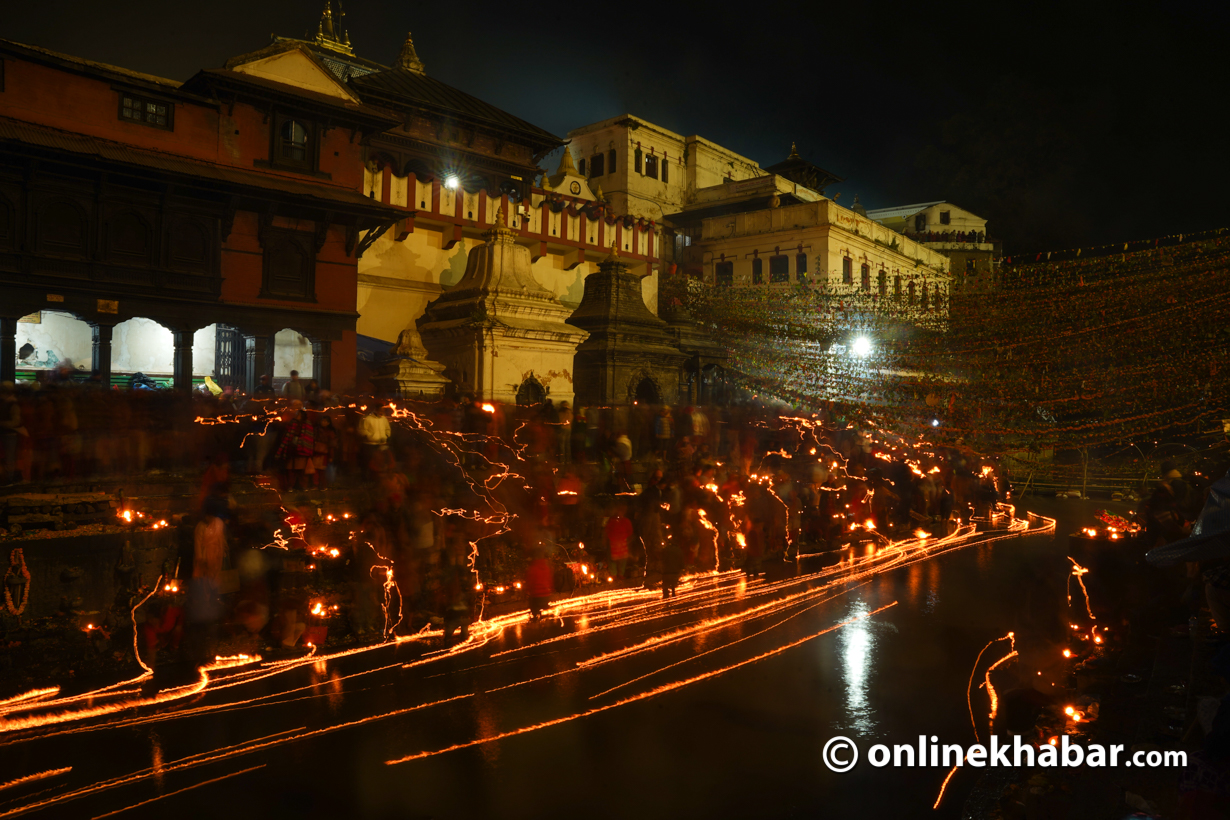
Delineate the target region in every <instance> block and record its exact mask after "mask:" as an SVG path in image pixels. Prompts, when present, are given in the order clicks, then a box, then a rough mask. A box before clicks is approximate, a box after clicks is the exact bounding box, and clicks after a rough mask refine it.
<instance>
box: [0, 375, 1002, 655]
mask: <svg viewBox="0 0 1230 820" xmlns="http://www.w3.org/2000/svg"><path fill="white" fill-rule="evenodd" d="M211 387H212V386H211ZM0 397H2V400H3V405H2V406H0V408H2V409H0V424H3V425H5V426H4V427H3V428H2V429H4V430H5V433H4V440H5V445H6V446H5V451H4V452H5V467H6V471H7V472H6V473H5V477H6V478H7V479H8V480H16V481H42V480H47V479H53V478H57V477H62V478H69V479H71V478H75V477H82V478H85V477H90V478H93V477H100V476H107V475H117V474H118V475H122V474H147V473H149V472H150V471H158V470H162V471H166V472H169V473H176V474H180V475H182V474H183V473H184V472H191V471H196V472H197V475H199V492H198V493H197V495H196V498H195V502H194V506H193V510H192V514H191V516H189V517H187V518H186V519H185V521H184V522H183V523H182V525H181V532H182V533H183V539H182V541H183V543H182V546H181V556H180V565H181V569H180V572H179V577H180V578H184V579H193V578H195V579H196V580H195V582H194V581H192V580H187V581H186V582H185V584H184V585H183V586H184V589H183V590H182V592H183V593H185V594H187V596H188V597H187V600H186V602H185V603H186V606H185V607H184V608H183V615H184V616H185V618H186V620H183V619H179V620H177V619H176V618H170V619H168V618H166V617H162V616H160V615H153V616H151V617H150V618H149V620H148V624H149V626H148V627H147V635H146V640H147V643H148V645H149V647H150V649H151V650H154V649H156V648H157V647H158V646H159V645H169V642H175V641H178V639H179V637H178V636H181V635H182V634H183V628H184V627H185V626H186V625H187V624H188V622H190V621H192V619H193V618H196V619H198V620H199V621H201V622H202V623H206V624H210V625H212V626H211V627H210V628H211V629H213V628H217V627H221V628H224V629H230V630H231V631H232V632H240V633H244V632H246V633H248V637H249V638H251V640H253V641H258V642H259V641H265V642H269V643H273V644H280V645H284V646H285V647H287V648H290V647H294V646H300V647H301V646H302V645H303V644H304V642H305V641H306V640H307V638H310V637H311V633H310V631H309V630H308V627H309V626H311V624H310V622H311V621H312V619H311V618H309V617H307V613H308V612H309V611H310V610H311V608H312V606H313V596H312V594H310V590H312V589H315V588H325V587H327V588H328V589H329V590H331V591H332V592H331V593H330V594H331V596H332V597H331V598H330V601H331V603H330V606H331V607H332V606H336V607H337V609H336V610H332V609H331V610H330V612H329V615H330V622H331V623H332V624H333V625H334V628H335V630H336V629H338V628H341V629H342V631H344V632H349V633H353V634H354V635H356V636H358V637H359V638H369V637H372V636H377V635H379V634H380V633H383V632H387V630H388V629H391V628H392V627H390V626H389V624H391V623H396V624H398V626H397V629H399V630H402V631H405V630H417V629H418V628H420V627H421V626H422V625H423V624H424V623H427V622H430V621H434V622H436V623H437V624H445V625H447V626H448V627H450V629H449V631H450V632H452V631H453V629H459V630H464V628H465V624H466V623H468V622H469V621H470V620H471V619H472V618H473V617H475V615H476V613H477V611H478V609H479V608H480V607H483V606H496V605H499V604H502V603H506V602H507V603H511V602H513V601H514V600H515V601H517V602H520V605H524V603H525V602H526V601H528V602H529V603H530V604H534V603H535V602H537V603H538V604H539V605H538V606H536V607H534V611H535V614H537V613H538V612H540V611H541V610H542V609H543V608H544V607H545V605H546V603H545V602H546V601H547V600H549V599H550V598H551V596H552V595H555V594H560V593H567V592H571V591H572V590H573V589H575V588H576V587H578V586H584V585H589V584H595V583H600V584H615V585H618V584H627V583H637V584H640V583H649V584H651V585H653V586H654V587H655V588H657V587H658V586H660V587H661V589H662V593H663V595H664V596H668V595H671V594H673V592H674V590H675V588H676V587H677V585H678V583H679V579H680V578H681V577H682V576H684V575H685V574H686V573H688V572H690V571H693V570H711V569H732V568H741V569H743V570H744V571H745V572H747V573H748V574H750V575H758V574H761V573H764V572H765V571H767V570H768V569H771V568H773V567H775V566H777V565H779V564H781V565H784V562H782V561H781V560H780V559H781V558H783V557H792V556H793V555H794V554H796V553H799V552H810V551H821V550H824V549H831V548H835V547H836V546H840V545H842V544H844V543H849V542H850V541H852V540H858V539H859V538H867V537H871V536H869V533H872V532H875V533H877V535H876V536H875V537H893V536H896V535H903V534H909V533H912V532H913V531H914V530H915V529H916V528H917V527H918V526H920V525H921V526H926V527H928V528H930V529H932V530H935V529H938V528H942V527H948V526H951V524H950V523H949V522H956V521H958V520H960V519H965V520H968V518H969V517H970V516H971V515H972V514H973V513H974V512H975V511H977V510H981V511H982V512H983V513H984V514H985V511H986V510H987V509H988V508H989V507H990V505H991V504H993V503H994V501H995V499H996V498H997V496H998V495H1000V494H1002V493H1003V491H1004V490H1005V489H1006V486H1005V485H1004V484H1003V479H1002V478H1001V477H998V476H996V475H994V474H993V473H992V472H991V471H990V470H989V469H983V467H984V466H986V465H984V464H983V463H981V462H979V461H978V460H977V459H976V458H975V457H974V456H972V455H969V454H962V453H959V452H956V451H945V452H932V453H930V454H929V455H925V456H923V455H919V456H911V455H910V453H911V452H912V451H911V450H910V449H909V448H908V447H907V446H906V445H905V444H900V446H899V449H898V450H896V451H894V453H893V455H892V456H891V457H890V456H889V455H887V453H888V450H886V448H885V447H884V446H879V447H877V446H873V443H872V440H871V437H870V436H869V435H868V433H867V432H866V431H864V430H860V429H858V428H857V427H855V426H853V425H848V424H846V423H845V422H844V421H842V422H840V423H838V422H837V420H835V419H833V418H830V417H828V416H827V415H826V414H825V413H819V414H811V413H806V414H802V413H796V412H795V411H793V410H790V409H788V408H787V409H783V408H769V407H766V406H763V405H760V404H743V405H734V406H727V407H711V408H710V407H704V408H702V407H673V408H672V407H662V406H644V405H634V406H631V407H602V408H573V407H571V406H570V404H569V403H568V402H563V401H561V402H554V401H551V400H550V399H548V400H545V401H543V402H542V403H541V404H538V405H534V406H516V405H504V404H500V403H494V402H488V401H484V400H483V399H482V398H481V397H479V396H461V397H457V398H446V399H442V400H440V401H438V402H435V403H424V404H399V403H396V402H389V401H387V400H376V399H372V398H366V399H363V398H360V399H356V398H353V397H340V396H336V395H331V394H330V393H329V392H328V391H321V390H318V389H317V388H316V386H315V385H314V384H312V383H310V382H302V381H301V380H299V379H298V378H297V374H292V378H291V380H290V381H288V382H286V383H285V384H284V385H282V386H281V389H275V388H274V387H273V386H272V385H271V384H269V383H268V381H265V382H263V383H262V384H261V385H259V386H258V389H257V390H256V391H255V392H254V393H253V394H252V395H250V396H248V395H244V394H242V393H241V392H238V391H234V390H232V389H229V388H226V389H204V390H201V391H194V392H193V393H192V394H182V393H177V392H173V391H154V390H142V389H133V390H103V389H97V388H95V387H93V386H90V385H88V384H87V385H75V384H72V383H67V382H66V383H58V384H57V383H54V382H53V383H49V384H46V385H43V386H42V387H41V388H40V389H37V390H35V389H29V388H26V389H21V390H15V389H13V388H12V386H10V385H6V386H4V387H3V388H0ZM241 478H242V479H243V481H242V486H244V487H247V488H249V489H247V490H245V491H244V492H236V491H235V489H236V488H235V486H234V485H235V483H236V482H237V480H239V479H241ZM253 482H255V485H256V486H260V487H269V488H271V489H272V490H276V491H277V493H278V495H276V496H258V495H254V494H253V491H252V490H251V487H252V486H253ZM997 482H998V486H997ZM330 488H335V489H338V490H339V492H340V494H341V495H343V496H344V497H345V498H346V499H348V500H347V501H346V505H347V506H349V508H350V509H349V513H350V514H351V517H349V518H347V519H346V521H345V526H342V525H341V519H340V518H338V520H336V521H333V522H332V523H330V522H329V521H326V520H325V518H327V516H325V511H326V510H327V509H333V510H336V508H337V507H336V503H335V502H331V501H329V494H328V493H326V492H324V491H326V490H329V489H330ZM256 498H260V499H261V500H260V501H254V499H256ZM335 518H337V517H336V516H335ZM292 519H294V520H295V521H298V522H299V523H302V524H303V526H302V527H298V529H297V531H294V528H293V527H292V525H291V523H290V522H291V520H292ZM278 533H280V534H278ZM275 534H277V535H275ZM278 538H280V539H282V541H281V542H279V546H288V547H289V550H268V549H263V548H264V547H266V546H267V545H268V544H269V543H271V542H273V541H275V540H276V539H278ZM322 545H324V546H327V547H328V549H330V550H332V551H333V554H327V553H318V552H317V548H318V547H321V546H322ZM317 558H318V559H319V560H316V559H317ZM307 566H311V567H312V568H313V569H312V571H311V572H310V573H307V575H306V577H304V578H300V577H299V576H300V575H303V574H304V572H305V568H306V567H307ZM321 584H323V585H324V586H323V587H321ZM390 584H391V585H392V589H393V591H390ZM194 590H200V596H201V598H200V600H199V601H195V603H194V598H193V595H194V594H195V593H194ZM497 590H498V591H499V592H498V593H497ZM548 590H549V591H548ZM319 598H320V596H319V595H317V596H316V599H317V600H319ZM223 602H225V604H226V606H225V607H223V606H222V604H223ZM332 602H335V603H332ZM155 608H156V607H155ZM152 609H153V608H152ZM152 609H151V611H152ZM194 613H195V614H194ZM305 635H307V638H305Z"/></svg>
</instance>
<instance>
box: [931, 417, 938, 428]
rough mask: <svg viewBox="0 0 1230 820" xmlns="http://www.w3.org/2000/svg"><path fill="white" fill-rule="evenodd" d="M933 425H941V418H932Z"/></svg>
mask: <svg viewBox="0 0 1230 820" xmlns="http://www.w3.org/2000/svg"><path fill="white" fill-rule="evenodd" d="M931 426H932V427H939V426H940V420H939V419H931Z"/></svg>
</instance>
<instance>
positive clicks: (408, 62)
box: [393, 31, 427, 74]
mask: <svg viewBox="0 0 1230 820" xmlns="http://www.w3.org/2000/svg"><path fill="white" fill-rule="evenodd" d="M393 67H394V68H401V69H405V70H406V71H413V72H414V73H415V74H425V73H427V67H426V66H425V65H423V61H422V60H420V59H419V55H418V52H417V51H415V50H414V40H412V39H410V32H408V31H407V32H406V42H404V43H402V44H401V51H400V52H398V54H397V60H396V62H394V63H393Z"/></svg>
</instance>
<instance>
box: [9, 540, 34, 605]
mask: <svg viewBox="0 0 1230 820" xmlns="http://www.w3.org/2000/svg"><path fill="white" fill-rule="evenodd" d="M9 565H10V566H9V568H8V570H7V571H6V572H5V573H4V607H5V609H7V610H8V611H9V612H11V613H13V615H14V616H16V617H18V618H20V617H21V613H23V612H25V611H26V604H28V603H29V602H30V570H28V569H26V557H25V553H24V552H22V549H21V547H17V548H16V549H14V550H13V551H12V552H10V553H9ZM13 575H16V576H18V577H20V578H21V579H22V580H23V581H24V582H25V583H24V587H25V589H24V590H23V591H22V594H21V606H14V605H13V594H12V593H11V592H9V577H10V576H13Z"/></svg>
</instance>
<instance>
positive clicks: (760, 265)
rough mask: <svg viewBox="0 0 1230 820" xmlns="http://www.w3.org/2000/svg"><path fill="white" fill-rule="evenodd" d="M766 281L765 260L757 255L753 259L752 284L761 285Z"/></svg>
mask: <svg viewBox="0 0 1230 820" xmlns="http://www.w3.org/2000/svg"><path fill="white" fill-rule="evenodd" d="M762 282H764V260H763V259H761V258H760V257H759V256H757V257H756V258H755V259H753V260H752V284H753V285H759V284H761V283H762Z"/></svg>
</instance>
